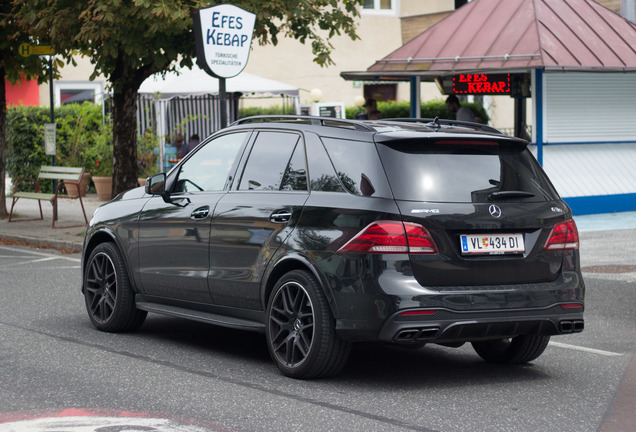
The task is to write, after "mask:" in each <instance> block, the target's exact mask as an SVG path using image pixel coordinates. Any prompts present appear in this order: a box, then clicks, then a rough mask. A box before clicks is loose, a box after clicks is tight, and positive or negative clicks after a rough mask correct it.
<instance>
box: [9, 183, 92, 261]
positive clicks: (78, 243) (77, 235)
mask: <svg viewBox="0 0 636 432" xmlns="http://www.w3.org/2000/svg"><path fill="white" fill-rule="evenodd" d="M11 201H12V199H11V198H7V201H6V202H7V211H11ZM82 202H83V203H84V210H86V217H87V218H88V220H89V221H90V220H91V217H92V216H93V212H94V211H95V210H96V209H97V207H99V206H100V205H102V204H104V201H100V200H99V199H98V198H97V195H95V194H88V195H86V196H85V197H82ZM57 207H58V218H57V221H56V222H55V225H56V226H57V225H59V226H65V225H85V221H84V215H83V214H82V207H81V205H80V201H79V199H69V198H60V199H59V200H58V205H57ZM42 213H43V214H44V219H43V220H32V221H23V222H20V221H17V222H14V221H12V222H11V223H9V222H8V218H7V219H0V241H5V242H17V243H21V244H27V245H29V246H34V247H42V248H52V249H59V250H63V251H66V252H72V253H79V252H81V251H82V243H83V241H84V232H85V230H86V227H85V226H79V227H74V228H51V221H52V216H53V206H52V205H51V204H50V203H49V202H47V201H42ZM39 217H40V210H39V208H38V202H37V201H36V200H32V199H20V200H18V202H17V203H16V205H15V208H14V212H13V218H14V220H15V219H23V218H24V219H31V218H39Z"/></svg>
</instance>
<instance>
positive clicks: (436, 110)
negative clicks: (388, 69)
mask: <svg viewBox="0 0 636 432" xmlns="http://www.w3.org/2000/svg"><path fill="white" fill-rule="evenodd" d="M462 106H467V107H468V108H470V109H471V110H472V111H473V113H475V116H476V117H479V118H481V119H482V122H483V123H485V124H488V122H489V121H490V117H489V116H488V113H487V112H486V110H485V109H484V107H483V106H481V105H480V104H478V103H462ZM345 111H346V116H347V118H348V119H353V118H355V116H356V114H358V113H361V112H364V108H362V107H347V108H345ZM378 111H380V112H381V113H382V118H383V119H391V118H409V117H410V116H411V115H410V114H411V108H410V104H409V102H408V101H407V102H394V101H389V102H378ZM420 113H421V114H420V116H421V117H422V118H435V117H439V118H442V119H450V120H455V113H452V112H450V111H449V110H448V108H446V103H445V102H444V101H443V100H440V99H436V100H432V101H428V102H422V106H421V110H420Z"/></svg>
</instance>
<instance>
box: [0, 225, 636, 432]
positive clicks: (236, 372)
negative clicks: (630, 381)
mask: <svg viewBox="0 0 636 432" xmlns="http://www.w3.org/2000/svg"><path fill="white" fill-rule="evenodd" d="M630 232H631V231H630ZM619 237H620V234H619ZM594 242H597V244H598V245H604V244H606V243H607V235H604V234H598V235H596V234H590V242H589V243H588V244H589V247H590V249H589V250H591V249H592V248H593V247H595V246H594V244H596V243H594ZM599 249H600V246H599ZM610 252H611V251H608V252H607V253H610ZM633 257H634V255H633V254H632V255H631V257H628V256H626V255H625V254H624V251H623V254H619V255H618V258H611V259H606V260H603V259H600V258H599V259H591V258H589V259H586V260H584V267H586V266H587V268H588V269H589V270H591V271H589V272H586V273H585V278H586V283H587V293H588V294H587V302H586V303H587V304H586V316H585V318H586V330H585V331H584V332H583V333H581V334H577V335H570V336H563V337H555V338H553V343H552V344H551V345H550V346H549V347H548V349H547V350H546V352H545V353H544V354H543V355H542V356H541V357H540V358H539V359H537V360H536V361H534V362H533V363H532V364H530V365H524V366H521V367H501V366H496V365H490V364H487V363H484V362H483V361H481V360H480V358H479V357H478V356H477V355H476V354H475V353H474V352H473V351H472V349H471V348H470V346H469V345H465V346H463V347H461V348H459V349H452V348H445V347H439V346H435V345H433V346H427V347H425V348H423V349H421V350H407V349H401V348H395V347H387V346H377V345H362V346H357V347H356V348H355V349H354V352H353V354H352V357H351V359H350V361H349V363H348V365H347V367H346V368H345V369H344V371H343V372H342V373H341V374H340V375H339V376H337V377H335V378H332V379H329V380H318V381H297V380H292V379H289V378H285V377H283V376H282V375H280V374H279V372H278V371H277V369H276V367H275V366H274V365H273V363H272V362H271V360H270V359H269V356H268V353H267V348H266V345H265V340H264V337H263V336H261V335H258V334H252V333H247V332H240V331H233V330H228V329H224V328H216V327H213V326H209V325H205V324H200V323H195V322H188V321H184V320H180V319H174V318H167V317H162V316H158V315H152V314H151V315H149V317H148V319H147V320H146V322H145V324H144V325H143V326H142V327H141V329H140V330H138V331H137V332H135V333H132V334H119V335H114V334H107V333H101V332H99V331H97V330H95V329H94V328H93V327H92V325H91V323H90V321H89V319H88V317H87V315H86V312H85V310H84V304H83V298H82V296H81V294H80V291H79V289H80V274H79V273H80V272H79V266H80V260H79V256H78V255H63V254H60V253H58V252H55V251H51V250H37V249H30V248H26V247H17V246H8V245H2V244H0V376H1V379H0V432H8V431H27V430H34V431H35V430H37V431H44V430H51V431H52V430H65V431H74V430H77V431H79V430H82V431H100V432H103V431H110V432H113V431H122V430H128V431H142V430H145V431H148V430H156V431H160V430H171V431H177V430H184V431H185V430H187V431H191V432H193V431H203V430H216V431H274V430H290V431H398V430H405V431H409V430H410V431H515V432H521V431H532V432H538V431H560V432H567V431H576V432H582V431H597V430H603V431H606V430H607V431H609V430H621V429H616V425H619V427H620V421H621V419H618V420H617V419H616V415H617V413H620V412H621V410H620V408H621V406H622V405H624V404H625V398H624V393H625V391H624V388H623V387H621V382H623V384H624V383H625V379H626V375H625V372H626V370H628V368H629V366H630V362H631V360H632V354H633V351H634V348H635V346H636V333H635V329H636V307H635V305H636V278H635V277H634V275H635V272H636V267H634V266H633V265H632V264H633V263H634V261H633V260H634V258H633ZM619 258H620V259H619ZM630 263H631V264H630ZM612 266H614V269H613V270H612V269H610V268H609V267H612ZM617 266H618V267H617ZM630 266H631V267H634V268H633V269H631V271H630V268H631V267H630ZM631 411H633V406H629V407H628V409H627V413H628V414H630V413H631ZM631 415H632V419H633V418H634V417H633V416H634V414H633V413H631ZM69 416H70V417H69ZM86 416H91V417H88V420H86ZM99 416H101V417H99ZM117 416H123V417H124V418H125V420H116V419H115V420H113V418H114V417H117ZM43 417H44V418H43ZM51 418H53V420H51ZM60 418H62V419H63V420H62V421H64V422H66V427H65V428H64V429H59V428H58V429H56V427H58V426H55V425H54V421H55V420H56V419H57V420H59V419H60ZM70 418H75V419H76V421H77V422H80V423H81V424H82V426H81V427H83V428H81V427H80V426H73V425H72V422H71V420H70ZM26 419H37V420H31V421H24V420H26ZM77 419H81V420H77ZM152 419H154V420H152ZM157 419H159V420H157ZM20 420H22V422H21V423H15V422H16V421H20ZM623 420H624V418H623ZM162 421H163V423H161V422H162ZM118 422H119V423H118ZM135 422H136V423H135ZM144 422H145V423H144ZM617 422H618V423H617ZM133 423H134V424H135V425H136V426H133ZM123 424H125V425H127V426H125V427H124V426H122V425H123ZM118 425H119V426H118ZM612 427H614V429H612Z"/></svg>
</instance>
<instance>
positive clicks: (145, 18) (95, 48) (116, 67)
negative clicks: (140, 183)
mask: <svg viewBox="0 0 636 432" xmlns="http://www.w3.org/2000/svg"><path fill="white" fill-rule="evenodd" d="M221 3H232V4H234V5H236V6H238V7H241V8H243V9H245V10H248V11H250V12H253V13H255V14H256V16H257V18H256V24H255V29H254V37H255V38H256V39H258V41H259V42H260V43H262V44H266V43H273V44H276V43H277V42H278V38H279V36H281V35H284V36H289V37H293V38H296V39H298V40H300V41H301V42H303V43H305V42H307V41H310V42H311V46H312V50H313V53H314V56H315V61H316V62H318V63H319V64H321V65H328V64H330V63H332V60H331V50H332V48H333V47H332V45H331V44H330V42H329V38H331V37H333V36H335V35H339V34H345V35H348V36H349V37H351V38H353V39H355V38H357V35H356V33H355V21H354V19H355V17H356V16H357V14H358V6H359V5H360V4H361V3H362V0H270V1H262V0H234V1H231V2H227V1H225V0H218V1H215V0H162V1H160V2H158V1H155V0H86V1H75V0H29V1H28V2H25V1H23V0H14V5H15V6H16V8H17V10H18V16H19V18H20V22H21V24H22V26H24V27H25V28H29V29H30V31H31V32H32V33H33V34H34V35H35V36H36V37H38V38H40V39H41V40H46V41H48V42H50V43H51V44H52V45H53V47H54V49H55V50H56V52H59V53H62V54H63V55H64V57H65V58H67V59H71V58H72V57H73V55H75V54H76V53H77V52H78V51H79V52H81V53H82V54H84V55H87V56H89V57H90V58H91V62H92V63H93V64H94V65H95V71H94V73H93V76H92V78H94V77H96V76H97V75H99V74H103V75H104V76H105V77H106V78H107V79H108V80H109V81H110V84H111V86H112V91H113V136H114V142H113V144H114V145H113V152H114V158H115V167H114V175H113V193H114V194H116V193H119V192H122V191H124V190H126V189H128V188H131V187H134V186H135V185H136V184H137V162H136V160H135V155H136V149H135V146H136V117H135V116H136V103H137V93H138V89H139V86H140V85H141V83H142V82H143V81H144V80H145V79H146V78H147V77H149V76H150V75H152V74H155V73H158V72H163V73H165V72H168V71H171V70H174V69H175V68H176V67H178V66H185V67H188V66H191V65H192V64H193V63H194V59H195V55H196V52H195V43H194V33H193V28H192V19H191V11H192V9H199V8H203V7H207V6H211V5H214V4H221Z"/></svg>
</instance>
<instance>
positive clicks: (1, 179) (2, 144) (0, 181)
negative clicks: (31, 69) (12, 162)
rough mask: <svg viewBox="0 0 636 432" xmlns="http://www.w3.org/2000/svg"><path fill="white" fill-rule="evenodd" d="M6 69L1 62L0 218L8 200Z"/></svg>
mask: <svg viewBox="0 0 636 432" xmlns="http://www.w3.org/2000/svg"><path fill="white" fill-rule="evenodd" d="M4 78H5V69H4V66H2V63H0V219H4V218H6V217H7V216H8V215H9V213H8V212H7V200H6V194H5V191H4V190H5V189H6V185H5V178H6V172H7V170H6V167H7V92H6V88H5V81H4Z"/></svg>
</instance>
